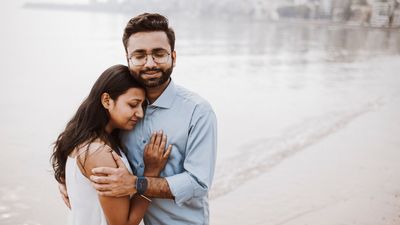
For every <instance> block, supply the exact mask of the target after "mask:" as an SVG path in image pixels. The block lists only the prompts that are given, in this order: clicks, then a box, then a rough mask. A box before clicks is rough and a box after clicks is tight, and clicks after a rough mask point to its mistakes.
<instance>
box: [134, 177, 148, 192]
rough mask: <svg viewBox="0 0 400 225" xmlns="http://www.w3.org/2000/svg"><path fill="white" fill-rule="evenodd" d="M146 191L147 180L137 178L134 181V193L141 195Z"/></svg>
mask: <svg viewBox="0 0 400 225" xmlns="http://www.w3.org/2000/svg"><path fill="white" fill-rule="evenodd" d="M146 190H147V179H146V177H137V179H136V191H137V193H138V194H140V195H143V194H144V193H145V192H146Z"/></svg>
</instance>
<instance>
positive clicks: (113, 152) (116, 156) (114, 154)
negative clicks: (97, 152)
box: [111, 151, 126, 168]
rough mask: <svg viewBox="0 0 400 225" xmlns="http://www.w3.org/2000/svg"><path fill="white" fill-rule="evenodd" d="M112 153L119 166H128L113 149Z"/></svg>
mask: <svg viewBox="0 0 400 225" xmlns="http://www.w3.org/2000/svg"><path fill="white" fill-rule="evenodd" d="M111 155H112V157H113V158H114V160H115V163H117V167H118V168H126V166H125V163H124V162H123V161H122V159H121V157H119V155H118V154H117V153H116V152H115V151H111Z"/></svg>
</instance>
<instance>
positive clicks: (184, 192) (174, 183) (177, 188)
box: [165, 173, 194, 206]
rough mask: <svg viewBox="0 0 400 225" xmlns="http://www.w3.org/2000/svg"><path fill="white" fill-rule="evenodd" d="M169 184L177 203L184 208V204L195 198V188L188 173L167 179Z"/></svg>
mask: <svg viewBox="0 0 400 225" xmlns="http://www.w3.org/2000/svg"><path fill="white" fill-rule="evenodd" d="M165 179H166V180H167V182H168V185H169V189H170V190H171V193H172V195H173V196H174V197H175V203H176V204H177V205H178V206H182V205H183V203H184V202H186V201H187V200H189V199H191V198H192V197H193V196H194V187H193V184H192V182H193V181H192V179H191V177H190V175H189V174H187V173H180V174H176V175H173V176H170V177H165Z"/></svg>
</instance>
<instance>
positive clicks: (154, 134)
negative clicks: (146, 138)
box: [150, 132, 157, 144]
mask: <svg viewBox="0 0 400 225" xmlns="http://www.w3.org/2000/svg"><path fill="white" fill-rule="evenodd" d="M156 136H157V133H156V132H153V134H151V138H150V144H154V141H155V140H156Z"/></svg>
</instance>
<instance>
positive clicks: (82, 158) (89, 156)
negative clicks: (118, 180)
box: [76, 140, 117, 177]
mask: <svg viewBox="0 0 400 225" xmlns="http://www.w3.org/2000/svg"><path fill="white" fill-rule="evenodd" d="M112 151H113V149H112V148H111V147H110V146H109V145H107V144H105V143H104V142H102V141H100V140H95V141H93V142H90V143H88V144H85V145H82V146H79V148H77V149H76V154H77V155H76V159H77V161H78V165H79V167H80V168H81V171H82V172H83V173H84V175H85V176H87V177H88V176H90V175H92V172H91V170H92V169H93V168H96V167H113V168H116V167H117V164H116V162H115V160H114V158H113V156H112V154H111V152H112Z"/></svg>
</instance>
